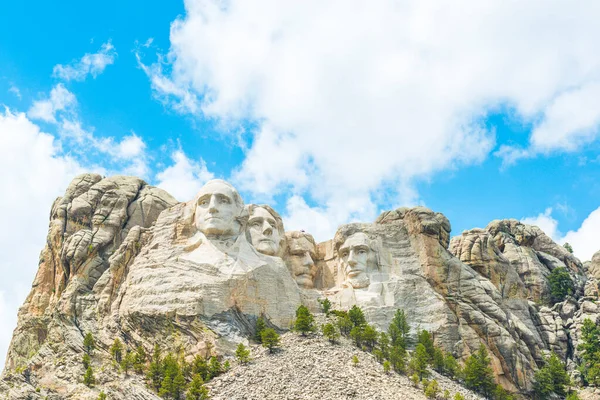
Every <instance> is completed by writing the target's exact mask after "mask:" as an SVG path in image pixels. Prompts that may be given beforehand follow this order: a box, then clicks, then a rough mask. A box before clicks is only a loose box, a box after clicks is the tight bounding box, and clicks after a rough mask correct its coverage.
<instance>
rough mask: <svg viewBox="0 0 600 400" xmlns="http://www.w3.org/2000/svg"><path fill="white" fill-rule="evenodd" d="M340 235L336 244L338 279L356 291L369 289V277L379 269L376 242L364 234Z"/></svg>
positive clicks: (336, 239) (337, 236)
mask: <svg viewBox="0 0 600 400" xmlns="http://www.w3.org/2000/svg"><path fill="white" fill-rule="evenodd" d="M339 233H340V232H338V234H336V238H335V242H334V245H335V250H336V256H337V262H338V264H337V265H338V277H341V280H342V284H345V285H350V286H352V287H353V288H355V289H360V288H365V287H368V286H369V284H370V283H371V279H370V277H369V275H370V274H371V273H373V272H375V271H377V270H378V269H379V262H378V252H377V248H376V246H375V242H374V241H373V240H371V239H369V237H368V236H367V235H366V234H365V233H363V232H355V233H352V234H349V235H344V234H339ZM347 233H349V232H347Z"/></svg>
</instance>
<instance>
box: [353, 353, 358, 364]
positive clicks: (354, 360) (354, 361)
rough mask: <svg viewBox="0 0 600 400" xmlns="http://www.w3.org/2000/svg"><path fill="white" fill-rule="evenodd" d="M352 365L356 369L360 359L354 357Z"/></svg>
mask: <svg viewBox="0 0 600 400" xmlns="http://www.w3.org/2000/svg"><path fill="white" fill-rule="evenodd" d="M352 365H353V366H355V367H357V366H358V357H357V356H356V355H353V356H352Z"/></svg>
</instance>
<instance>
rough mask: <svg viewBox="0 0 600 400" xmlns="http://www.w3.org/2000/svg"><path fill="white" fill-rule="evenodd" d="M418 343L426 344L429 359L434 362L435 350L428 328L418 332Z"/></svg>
mask: <svg viewBox="0 0 600 400" xmlns="http://www.w3.org/2000/svg"><path fill="white" fill-rule="evenodd" d="M417 343H421V344H422V345H423V346H425V350H426V351H427V361H428V362H430V363H431V362H433V356H434V352H435V350H434V345H433V339H432V337H431V333H429V331H426V330H422V331H419V333H417Z"/></svg>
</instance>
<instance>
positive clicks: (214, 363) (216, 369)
mask: <svg viewBox="0 0 600 400" xmlns="http://www.w3.org/2000/svg"><path fill="white" fill-rule="evenodd" d="M222 373H223V367H222V366H221V363H220V362H219V359H218V358H217V357H211V358H210V361H209V362H208V376H209V377H210V379H212V378H215V377H217V376H219V375H221V374H222Z"/></svg>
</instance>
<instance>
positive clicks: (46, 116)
mask: <svg viewBox="0 0 600 400" xmlns="http://www.w3.org/2000/svg"><path fill="white" fill-rule="evenodd" d="M76 104H77V99H76V98H75V95H74V94H73V93H71V92H69V90H67V88H65V86H64V85H63V84H62V83H59V84H58V85H56V86H54V87H53V88H52V90H51V91H50V95H49V96H48V98H45V99H41V100H37V101H34V102H33V104H32V105H31V107H30V108H29V111H27V116H28V117H29V118H31V119H38V120H42V121H45V122H50V123H56V122H57V120H56V116H57V113H59V112H62V111H66V112H69V111H71V110H72V109H73V107H74V106H75V105H76Z"/></svg>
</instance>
